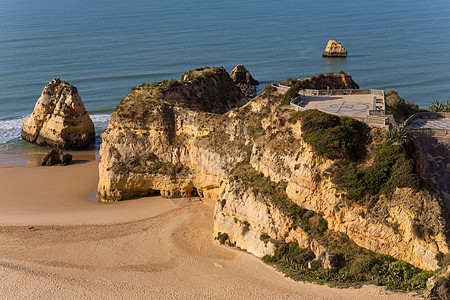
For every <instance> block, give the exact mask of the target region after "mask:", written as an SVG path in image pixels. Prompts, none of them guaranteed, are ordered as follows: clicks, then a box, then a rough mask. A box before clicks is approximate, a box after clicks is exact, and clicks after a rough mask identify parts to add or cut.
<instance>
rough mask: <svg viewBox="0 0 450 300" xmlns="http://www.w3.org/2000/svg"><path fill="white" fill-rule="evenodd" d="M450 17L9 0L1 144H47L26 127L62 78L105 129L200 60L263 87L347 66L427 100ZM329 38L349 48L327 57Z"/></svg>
mask: <svg viewBox="0 0 450 300" xmlns="http://www.w3.org/2000/svg"><path fill="white" fill-rule="evenodd" d="M449 16H450V1H448V0H430V1H418V0H408V1H406V0H397V1H387V0H379V1H356V0H347V1H332V0H316V1H294V0H280V1H267V0H259V1H255V0H247V1H237V0H230V1H211V0H209V1H205V0H194V1H180V0H165V1H158V0H154V1H144V0H131V1H118V0H108V1H104V0H101V1H100V0H92V1H86V0H79V1H61V2H55V1H49V0H41V1H31V0H0V153H3V154H5V153H6V154H11V153H16V152H17V151H22V150H23V149H38V148H37V147H36V146H31V145H29V144H27V143H25V142H23V141H21V140H20V130H21V125H22V122H23V120H24V118H25V117H26V116H27V115H29V114H30V113H31V112H32V110H33V108H34V105H35V103H36V101H37V99H38V98H39V96H40V93H41V91H42V89H43V88H44V86H45V85H46V84H47V83H48V82H49V81H50V80H51V79H52V78H54V77H60V78H61V79H62V80H65V81H68V82H69V83H71V84H72V85H74V86H76V87H77V89H78V91H79V94H80V96H81V98H82V99H83V102H84V104H85V107H86V109H87V110H88V112H89V113H90V115H91V118H92V119H93V121H94V123H95V125H96V130H97V133H98V135H99V134H100V133H101V132H102V131H103V130H104V129H105V128H106V127H107V123H108V118H109V115H110V113H111V112H112V111H113V109H114V107H115V106H117V105H118V104H119V102H120V100H121V99H122V98H123V97H125V96H126V95H127V94H128V93H129V91H130V87H132V86H136V85H139V84H141V83H144V82H152V81H161V80H163V79H171V78H177V79H179V78H180V77H181V75H182V74H183V73H184V72H186V71H188V70H191V69H196V68H198V67H203V66H210V67H214V66H223V67H225V68H226V69H227V70H228V71H231V70H232V69H233V67H234V66H236V65H238V64H243V65H245V66H246V68H247V69H248V70H249V71H250V72H251V74H252V75H253V77H254V78H255V79H257V80H259V81H260V82H261V84H262V85H265V84H267V83H269V82H273V81H278V80H284V79H286V78H289V77H298V78H300V77H306V76H311V75H315V74H319V73H329V72H339V71H340V70H344V71H345V72H349V73H350V74H351V75H352V77H353V79H354V80H355V81H356V82H357V83H358V84H359V85H360V87H361V88H375V89H384V90H386V89H391V88H393V89H396V90H398V91H399V94H400V96H401V97H403V98H405V99H406V100H407V101H411V102H414V103H416V104H418V105H420V106H421V107H423V108H426V107H428V106H429V105H430V104H431V102H432V101H434V100H448V99H449V98H450V97H449V95H450V68H449V67H448V66H449V63H450V55H449V52H448V49H450V38H449V37H450V17H449ZM330 39H336V40H338V41H340V42H341V43H342V45H343V46H344V47H345V48H346V49H347V50H348V52H349V56H348V57H347V58H345V59H325V58H322V56H321V54H322V52H323V51H324V49H325V46H326V44H327V42H328V40H330ZM98 141H99V139H98ZM33 147H34V148H33Z"/></svg>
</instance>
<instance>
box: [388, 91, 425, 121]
mask: <svg viewBox="0 0 450 300" xmlns="http://www.w3.org/2000/svg"><path fill="white" fill-rule="evenodd" d="M384 97H385V104H386V110H388V111H390V112H391V113H392V114H393V115H394V118H395V119H396V120H397V121H399V122H403V121H405V120H406V119H407V118H409V117H410V116H411V115H412V114H414V113H416V112H419V111H420V109H419V106H417V105H416V104H414V103H412V102H406V101H405V99H403V98H401V97H400V96H399V95H398V92H397V91H396V90H392V89H390V90H387V91H386V93H385V94H384Z"/></svg>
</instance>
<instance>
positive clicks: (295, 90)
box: [282, 80, 306, 105]
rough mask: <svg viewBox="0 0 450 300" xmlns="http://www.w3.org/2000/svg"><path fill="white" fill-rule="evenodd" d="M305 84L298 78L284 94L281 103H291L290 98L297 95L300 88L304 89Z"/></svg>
mask: <svg viewBox="0 0 450 300" xmlns="http://www.w3.org/2000/svg"><path fill="white" fill-rule="evenodd" d="M305 88H306V84H305V82H303V81H301V80H299V81H297V82H296V83H295V84H294V85H293V86H292V87H291V88H290V89H289V90H288V91H287V92H286V94H284V99H283V102H282V104H283V105H289V103H291V100H292V99H294V98H295V97H297V96H298V92H300V90H302V89H305Z"/></svg>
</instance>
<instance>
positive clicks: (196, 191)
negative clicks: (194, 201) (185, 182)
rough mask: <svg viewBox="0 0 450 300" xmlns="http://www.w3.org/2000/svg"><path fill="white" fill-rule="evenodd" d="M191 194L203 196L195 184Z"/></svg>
mask: <svg viewBox="0 0 450 300" xmlns="http://www.w3.org/2000/svg"><path fill="white" fill-rule="evenodd" d="M191 195H192V197H201V196H200V193H199V191H198V190H197V188H196V187H195V186H194V187H193V188H192V191H191Z"/></svg>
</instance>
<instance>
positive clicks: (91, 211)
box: [0, 161, 414, 299]
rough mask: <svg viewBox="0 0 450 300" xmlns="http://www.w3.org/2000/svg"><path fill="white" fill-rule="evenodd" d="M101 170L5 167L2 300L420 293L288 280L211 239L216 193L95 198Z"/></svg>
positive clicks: (0, 173) (1, 174) (0, 218)
mask: <svg viewBox="0 0 450 300" xmlns="http://www.w3.org/2000/svg"><path fill="white" fill-rule="evenodd" d="M96 168H97V162H96V161H91V162H86V163H82V164H76V165H71V166H67V167H22V166H0V183H1V196H0V207H1V210H0V225H1V226H0V276H1V278H2V281H1V283H0V299H37V298H39V299H201V298H206V299H412V298H414V297H412V296H411V295H401V294H392V293H389V292H386V291H384V290H383V289H381V288H378V287H374V286H369V287H367V286H365V287H363V288H361V289H332V288H329V287H326V286H319V285H315V284H309V283H301V282H294V281H292V280H290V279H288V278H285V277H284V276H283V274H281V273H279V272H277V271H275V270H274V269H273V268H272V267H270V266H267V265H265V264H263V263H262V262H261V261H260V260H259V259H258V258H256V257H254V256H252V255H249V254H247V253H244V252H241V251H237V250H233V249H231V248H227V247H224V246H220V245H218V244H217V243H216V242H214V241H213V239H212V229H213V218H212V214H213V206H214V201H213V200H204V201H195V199H194V201H193V202H188V201H187V199H174V200H168V199H162V198H160V197H147V198H143V199H139V200H131V201H124V202H120V203H112V204H100V203H94V202H92V201H88V200H87V199H88V197H89V196H91V197H92V195H93V194H94V193H95V186H96V182H97V181H96V180H97V171H96Z"/></svg>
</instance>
